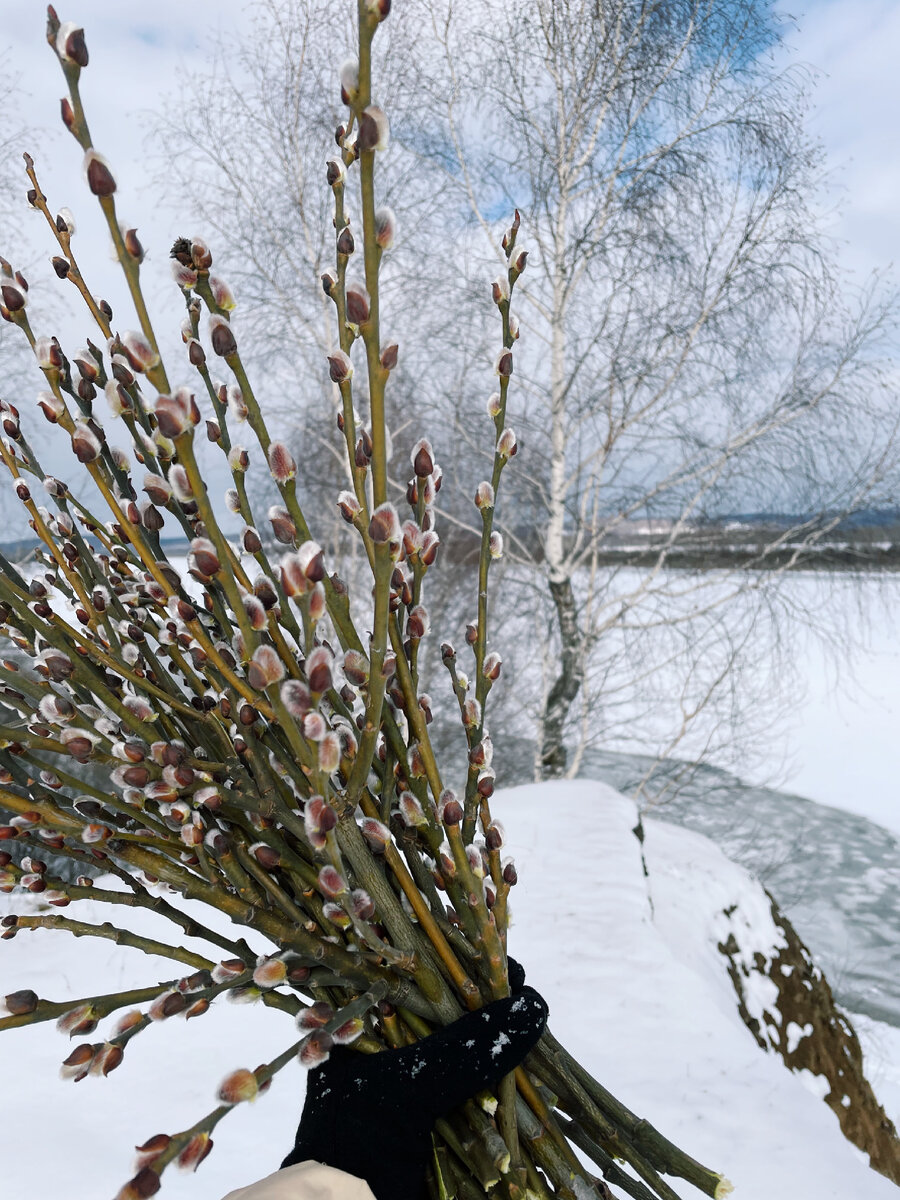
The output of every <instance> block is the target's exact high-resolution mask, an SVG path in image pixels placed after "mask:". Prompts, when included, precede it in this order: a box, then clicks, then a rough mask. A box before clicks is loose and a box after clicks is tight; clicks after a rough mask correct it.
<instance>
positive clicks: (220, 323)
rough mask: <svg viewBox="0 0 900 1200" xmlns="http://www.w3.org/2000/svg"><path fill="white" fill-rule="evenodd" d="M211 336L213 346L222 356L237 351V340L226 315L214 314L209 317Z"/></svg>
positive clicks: (225, 356)
mask: <svg viewBox="0 0 900 1200" xmlns="http://www.w3.org/2000/svg"><path fill="white" fill-rule="evenodd" d="M209 336H210V341H211V342H212V348H213V350H214V351H215V353H216V354H218V355H219V357H220V358H228V356H229V355H231V354H236V353H237V342H236V341H235V339H234V333H233V331H232V328H231V325H230V324H229V323H228V321H226V319H225V318H224V317H220V316H219V315H218V314H214V315H213V316H211V317H210V318H209Z"/></svg>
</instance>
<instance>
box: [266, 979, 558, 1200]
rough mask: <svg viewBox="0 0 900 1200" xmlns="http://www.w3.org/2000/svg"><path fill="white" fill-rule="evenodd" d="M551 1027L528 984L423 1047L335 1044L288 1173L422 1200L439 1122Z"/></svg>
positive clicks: (313, 1081)
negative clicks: (320, 1170)
mask: <svg viewBox="0 0 900 1200" xmlns="http://www.w3.org/2000/svg"><path fill="white" fill-rule="evenodd" d="M511 965H512V964H511ZM516 966H518V964H516ZM518 971H519V972H520V973H521V978H522V979H524V974H525V973H524V971H522V969H521V967H518ZM546 1024H547V1005H546V1003H545V1002H544V1000H543V998H542V997H541V996H539V995H538V993H537V992H536V991H535V990H534V988H531V987H525V986H522V987H520V988H519V990H518V993H517V994H516V995H514V996H509V997H507V998H505V999H503V1000H494V1001H493V1002H492V1003H491V1004H487V1005H485V1007H484V1008H480V1009H478V1010H476V1011H475V1012H470V1013H466V1015H465V1016H463V1017H460V1018H459V1020H458V1021H454V1022H453V1023H452V1024H451V1025H447V1026H445V1027H444V1028H443V1029H438V1030H435V1032H434V1033H432V1034H431V1036H430V1037H427V1038H423V1040H422V1041H420V1042H417V1043H416V1044H415V1045H414V1046H405V1047H403V1049H401V1050H386V1051H383V1052H381V1053H378V1054H362V1053H360V1052H359V1051H356V1050H353V1049H351V1048H350V1047H347V1046H336V1047H335V1048H334V1049H333V1050H332V1051H331V1054H330V1056H329V1058H328V1060H327V1061H326V1062H324V1063H323V1064H322V1066H320V1067H316V1068H314V1069H313V1070H311V1071H310V1072H309V1077H308V1079H307V1086H306V1103H305V1104H304V1106H303V1115H302V1116H301V1118H300V1126H299V1128H298V1130H297V1137H296V1141H295V1144H294V1149H293V1150H292V1151H291V1153H290V1154H289V1155H288V1156H287V1158H286V1159H285V1160H284V1162H283V1163H282V1164H281V1165H282V1167H289V1166H292V1165H293V1164H294V1163H298V1162H303V1161H305V1160H306V1159H310V1158H311V1159H315V1160H316V1161H317V1162H321V1163H325V1164H327V1165H328V1166H330V1167H337V1168H338V1169H339V1170H341V1171H346V1172H347V1173H348V1174H350V1175H355V1176H356V1177H357V1178H358V1179H364V1180H365V1181H366V1183H368V1185H369V1187H370V1188H371V1189H372V1191H373V1193H374V1194H375V1197H376V1200H423V1198H424V1197H425V1196H426V1186H425V1170H426V1167H427V1165H428V1162H429V1159H430V1157H431V1131H432V1128H433V1126H434V1122H435V1121H436V1120H437V1119H438V1117H441V1116H444V1115H445V1114H446V1113H448V1112H450V1111H451V1110H452V1109H454V1108H456V1107H458V1106H459V1105H460V1104H462V1103H463V1101H465V1100H467V1099H468V1098H469V1097H470V1096H473V1095H474V1094H475V1093H476V1092H478V1091H481V1089H482V1088H485V1087H491V1086H493V1085H494V1084H496V1083H498V1082H499V1081H500V1080H501V1079H502V1078H503V1076H504V1075H508V1074H509V1072H510V1071H512V1070H514V1069H515V1068H516V1067H517V1066H518V1065H519V1063H520V1062H521V1061H522V1059H523V1058H525V1056H526V1055H527V1054H528V1052H529V1050H531V1048H532V1047H533V1046H534V1044H535V1043H536V1042H537V1040H538V1038H539V1037H540V1036H541V1034H542V1033H543V1032H544V1028H545V1026H546Z"/></svg>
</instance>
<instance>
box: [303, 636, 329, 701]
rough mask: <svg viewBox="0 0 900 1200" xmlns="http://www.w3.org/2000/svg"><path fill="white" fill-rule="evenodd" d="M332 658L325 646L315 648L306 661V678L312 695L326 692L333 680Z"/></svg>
mask: <svg viewBox="0 0 900 1200" xmlns="http://www.w3.org/2000/svg"><path fill="white" fill-rule="evenodd" d="M333 666H334V657H333V655H332V653H331V651H330V650H329V649H328V648H327V647H326V646H316V648H315V649H314V650H313V651H312V653H311V654H310V656H309V658H308V659H307V660H306V677H307V679H308V680H309V687H310V690H311V691H312V692H313V693H314V694H319V695H321V693H323V692H327V691H328V689H329V688H330V687H331V684H332V678H333V674H332V672H333Z"/></svg>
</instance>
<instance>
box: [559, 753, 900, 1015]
mask: <svg viewBox="0 0 900 1200" xmlns="http://www.w3.org/2000/svg"><path fill="white" fill-rule="evenodd" d="M679 765H680V764H679ZM646 766H647V763H646V762H644V763H642V762H641V760H640V759H639V758H637V757H636V756H632V755H615V754H605V753H602V752H592V753H591V754H590V756H589V758H588V759H587V761H586V762H585V765H584V770H583V773H584V774H585V775H589V776H591V777H594V778H598V779H604V780H606V781H607V782H609V783H611V784H613V786H615V787H616V788H618V789H619V790H621V791H623V792H626V793H627V792H628V791H629V790H632V789H633V788H634V786H635V784H636V783H637V781H638V780H640V778H641V774H642V771H643V770H644V769H646ZM648 815H650V816H653V817H655V818H656V819H658V820H660V821H670V822H672V823H673V824H676V825H683V826H685V827H686V828H687V829H692V830H694V831H696V832H697V833H703V834H705V835H706V836H707V837H708V838H710V839H711V840H712V841H714V842H715V843H716V844H717V845H718V846H720V847H721V849H722V850H723V851H724V852H725V853H726V854H727V855H728V857H729V858H731V859H733V860H734V861H735V862H738V863H740V864H741V865H742V866H744V867H746V868H747V870H749V871H751V872H752V873H753V874H754V875H755V876H756V877H757V878H758V879H760V880H761V881H762V882H763V883H764V884H765V886H766V887H767V888H768V889H769V891H770V892H771V893H772V895H773V896H775V898H776V899H777V900H778V902H779V904H780V905H781V906H782V907H783V908H784V910H785V912H786V913H787V915H788V916H789V917H790V919H791V921H792V922H793V924H794V926H795V927H796V929H797V931H798V933H799V934H800V936H801V937H802V938H803V940H804V941H805V942H806V943H807V945H808V946H809V948H810V949H811V950H812V952H813V954H814V955H815V956H816V958H817V960H818V961H819V963H820V964H821V966H822V968H823V969H824V971H825V974H826V977H827V978H828V980H829V982H830V983H831V986H832V989H833V990H834V993H835V996H836V998H837V1000H838V1003H840V1004H841V1005H842V1006H843V1007H845V1008H848V1009H850V1010H851V1012H859V1013H866V1014H867V1015H868V1016H871V1017H874V1018H875V1019H876V1020H879V1021H887V1022H889V1023H890V1024H892V1025H898V1026H900V839H898V838H897V837H896V836H895V835H894V834H893V833H891V832H890V831H889V830H887V829H885V828H884V827H883V826H881V825H876V824H875V823H874V822H872V821H868V820H866V819H865V817H859V816H856V815H854V814H853V813H849V812H845V811H844V810H843V809H839V808H830V807H828V806H827V805H825V804H816V803H815V802H814V801H812V800H805V799H803V797H802V796H793V795H790V794H788V793H785V792H777V791H773V790H771V789H768V788H757V787H746V786H744V785H743V784H742V783H741V782H740V780H739V779H736V778H735V777H734V776H732V775H729V774H728V773H727V772H725V771H720V770H716V769H714V768H711V767H703V768H700V769H699V770H698V771H697V773H696V774H695V776H694V778H693V779H692V780H691V782H690V783H688V784H686V785H685V786H684V787H683V788H682V790H681V791H680V792H679V793H678V794H677V795H676V796H674V797H673V798H672V799H671V800H667V801H666V802H665V803H664V804H661V805H660V806H659V807H657V808H653V809H650V810H649V812H648Z"/></svg>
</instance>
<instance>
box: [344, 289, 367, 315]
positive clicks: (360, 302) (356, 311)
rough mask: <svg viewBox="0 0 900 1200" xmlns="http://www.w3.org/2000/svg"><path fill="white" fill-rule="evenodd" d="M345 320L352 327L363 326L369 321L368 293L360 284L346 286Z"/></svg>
mask: <svg viewBox="0 0 900 1200" xmlns="http://www.w3.org/2000/svg"><path fill="white" fill-rule="evenodd" d="M347 319H348V320H349V321H350V322H351V324H353V325H364V324H365V323H366V321H368V319H369V293H368V292H367V291H366V289H365V288H364V287H363V285H362V284H361V283H349V284H348V285H347Z"/></svg>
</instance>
